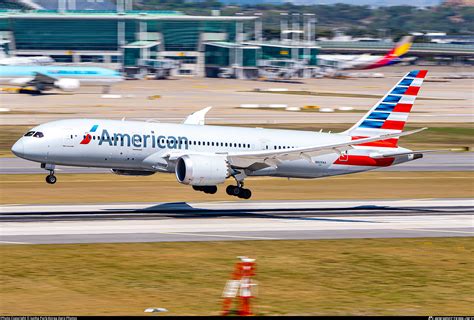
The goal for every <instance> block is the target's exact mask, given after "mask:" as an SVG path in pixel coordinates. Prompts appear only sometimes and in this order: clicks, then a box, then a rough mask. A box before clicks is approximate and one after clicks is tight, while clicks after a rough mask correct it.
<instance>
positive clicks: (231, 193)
mask: <svg viewBox="0 0 474 320" xmlns="http://www.w3.org/2000/svg"><path fill="white" fill-rule="evenodd" d="M234 188H236V187H235V186H227V188H225V192H226V193H227V194H228V195H229V196H233V195H234Z"/></svg>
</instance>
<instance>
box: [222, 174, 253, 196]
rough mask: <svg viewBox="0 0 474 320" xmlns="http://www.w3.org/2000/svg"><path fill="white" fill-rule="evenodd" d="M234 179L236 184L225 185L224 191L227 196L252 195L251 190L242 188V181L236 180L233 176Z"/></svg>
mask: <svg viewBox="0 0 474 320" xmlns="http://www.w3.org/2000/svg"><path fill="white" fill-rule="evenodd" d="M234 178H235V177H234ZM235 181H236V182H237V186H227V188H226V189H225V192H226V193H227V194H228V195H229V196H234V197H238V198H241V199H250V197H251V196H252V191H250V190H249V189H245V188H244V181H243V180H241V181H239V180H237V178H235Z"/></svg>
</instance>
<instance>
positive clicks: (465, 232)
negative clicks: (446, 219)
mask: <svg viewBox="0 0 474 320" xmlns="http://www.w3.org/2000/svg"><path fill="white" fill-rule="evenodd" d="M392 230H409V231H426V232H443V233H464V234H472V235H474V232H469V231H456V230H453V231H449V230H437V229H417V228H397V229H392Z"/></svg>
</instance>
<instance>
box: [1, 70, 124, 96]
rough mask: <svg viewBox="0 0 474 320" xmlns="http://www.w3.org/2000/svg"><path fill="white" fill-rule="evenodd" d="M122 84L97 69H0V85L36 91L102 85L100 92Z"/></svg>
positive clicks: (108, 72)
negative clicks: (28, 88) (29, 88)
mask: <svg viewBox="0 0 474 320" xmlns="http://www.w3.org/2000/svg"><path fill="white" fill-rule="evenodd" d="M121 81H123V77H122V76H121V75H120V73H119V72H117V71H115V70H111V69H106V68H99V67H73V66H54V65H51V66H0V85H9V86H19V87H22V88H25V87H34V88H36V90H38V91H39V92H42V91H46V90H51V89H54V88H57V89H60V90H62V91H75V90H77V89H79V87H80V86H81V85H83V86H102V87H103V88H104V92H107V91H109V89H110V87H111V86H112V85H113V84H115V83H118V82H121Z"/></svg>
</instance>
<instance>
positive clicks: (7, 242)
mask: <svg viewBox="0 0 474 320" xmlns="http://www.w3.org/2000/svg"><path fill="white" fill-rule="evenodd" d="M0 243H5V244H31V243H29V242H15V241H1V240H0Z"/></svg>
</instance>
